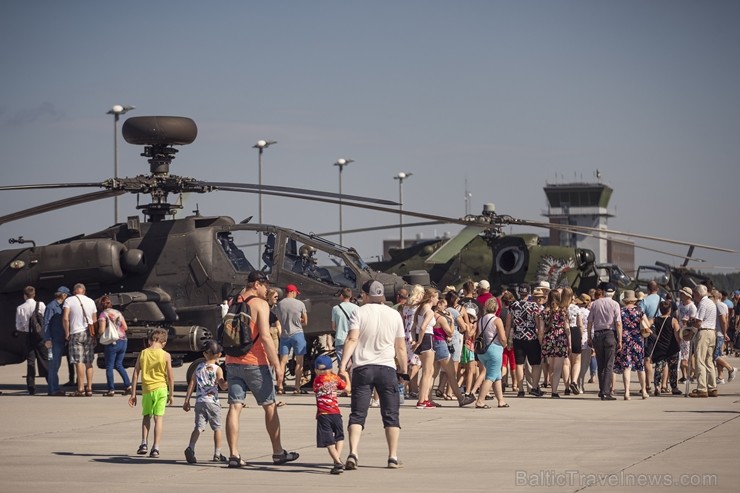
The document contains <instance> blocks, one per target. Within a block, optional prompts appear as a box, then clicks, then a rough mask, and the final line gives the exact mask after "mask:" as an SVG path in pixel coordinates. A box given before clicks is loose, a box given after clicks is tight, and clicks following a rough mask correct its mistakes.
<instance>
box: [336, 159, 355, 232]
mask: <svg viewBox="0 0 740 493" xmlns="http://www.w3.org/2000/svg"><path fill="white" fill-rule="evenodd" d="M354 162H355V161H354V160H353V159H346V158H340V159H337V162H336V163H334V166H338V167H339V246H342V245H343V244H342V170H343V169H344V167H345V166H347V165H348V164H349V163H354Z"/></svg>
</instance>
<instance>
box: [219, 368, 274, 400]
mask: <svg viewBox="0 0 740 493" xmlns="http://www.w3.org/2000/svg"><path fill="white" fill-rule="evenodd" d="M226 376H227V380H228V383H229V401H228V402H229V404H244V399H246V397H247V390H249V391H251V392H252V395H254V399H255V400H256V401H257V404H259V405H260V406H266V405H268V404H272V403H274V402H275V384H274V380H273V378H272V372H270V367H269V366H268V365H239V364H234V363H231V364H228V365H226Z"/></svg>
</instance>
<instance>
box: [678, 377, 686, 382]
mask: <svg viewBox="0 0 740 493" xmlns="http://www.w3.org/2000/svg"><path fill="white" fill-rule="evenodd" d="M678 383H686V377H681V378H680V379H679V380H678Z"/></svg>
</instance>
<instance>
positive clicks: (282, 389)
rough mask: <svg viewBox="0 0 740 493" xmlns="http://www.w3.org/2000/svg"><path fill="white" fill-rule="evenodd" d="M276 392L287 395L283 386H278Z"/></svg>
mask: <svg viewBox="0 0 740 493" xmlns="http://www.w3.org/2000/svg"><path fill="white" fill-rule="evenodd" d="M276 392H277V394H278V395H285V389H284V388H282V387H278V389H277V390H276Z"/></svg>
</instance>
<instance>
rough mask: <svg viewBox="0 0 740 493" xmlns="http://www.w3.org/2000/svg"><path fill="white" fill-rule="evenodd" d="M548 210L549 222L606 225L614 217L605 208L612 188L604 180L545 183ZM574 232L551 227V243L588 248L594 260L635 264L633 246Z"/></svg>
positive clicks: (597, 226)
mask: <svg viewBox="0 0 740 493" xmlns="http://www.w3.org/2000/svg"><path fill="white" fill-rule="evenodd" d="M543 190H544V191H545V196H546V197H547V211H543V214H542V215H543V216H545V217H547V218H549V219H550V222H551V223H554V224H563V225H575V226H588V227H590V228H597V229H606V228H607V220H608V219H609V218H610V217H614V214H610V213H609V211H608V207H609V199H610V198H611V196H612V188H611V187H609V186H608V185H605V184H603V183H582V182H574V183H555V184H551V183H548V184H547V185H545V187H544V188H543ZM595 236H597V235H596V234H594V235H593V236H586V235H582V234H577V233H568V232H564V231H560V230H556V229H550V245H561V246H569V247H578V248H588V249H591V250H593V252H594V254H595V255H596V263H597V264H598V263H604V262H615V263H619V264H620V265H623V264H624V263H627V264H634V247H632V246H630V245H623V244H617V243H613V242H610V241H607V239H606V237H605V236H604V237H603V238H598V237H595Z"/></svg>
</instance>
